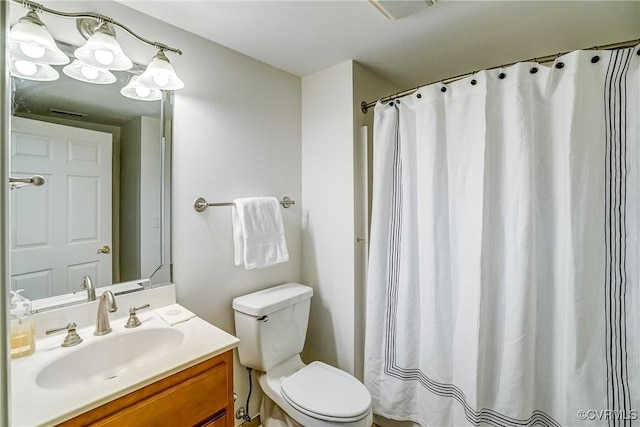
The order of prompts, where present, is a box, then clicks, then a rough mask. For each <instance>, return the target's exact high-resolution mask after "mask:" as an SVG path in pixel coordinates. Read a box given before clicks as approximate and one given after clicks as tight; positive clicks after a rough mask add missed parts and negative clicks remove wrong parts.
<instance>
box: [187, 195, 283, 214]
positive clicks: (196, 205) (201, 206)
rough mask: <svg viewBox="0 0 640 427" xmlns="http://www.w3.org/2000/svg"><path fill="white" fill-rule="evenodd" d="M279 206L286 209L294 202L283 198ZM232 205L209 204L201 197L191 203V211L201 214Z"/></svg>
mask: <svg viewBox="0 0 640 427" xmlns="http://www.w3.org/2000/svg"><path fill="white" fill-rule="evenodd" d="M280 204H281V205H282V207H283V208H285V209H286V208H288V207H290V206H291V205H295V204H296V202H295V200H291V199H290V198H289V197H287V196H284V197H283V198H282V200H280ZM233 205H234V203H233V202H221V203H209V202H207V201H206V200H205V199H204V198H203V197H198V198H197V199H196V200H195V201H194V202H193V209H195V210H196V212H202V211H204V210H205V209H207V208H208V207H211V206H233Z"/></svg>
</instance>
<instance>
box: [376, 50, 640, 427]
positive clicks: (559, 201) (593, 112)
mask: <svg viewBox="0 0 640 427" xmlns="http://www.w3.org/2000/svg"><path fill="white" fill-rule="evenodd" d="M639 51H640V48H639V47H638V46H636V47H635V48H629V49H621V50H616V51H575V52H572V53H569V54H567V55H564V56H562V57H559V58H558V59H557V60H556V61H555V62H554V64H553V65H552V66H550V67H546V66H541V65H539V64H535V63H519V64H516V65H514V66H511V67H508V68H505V69H500V70H490V71H483V72H480V73H477V74H475V75H473V76H470V77H467V78H465V79H463V80H459V81H456V82H454V83H451V84H447V85H444V84H434V85H430V86H426V87H423V88H421V89H419V90H418V91H417V92H416V93H414V94H412V95H410V96H406V97H403V98H401V99H398V100H397V101H394V102H391V103H385V104H381V103H378V105H376V107H375V123H374V172H373V173H374V190H373V191H374V193H373V213H372V230H371V248H370V260H369V270H368V285H367V326H366V340H365V342H366V344H365V346H366V351H365V354H366V357H365V384H366V386H367V387H368V389H369V390H370V391H371V394H372V396H373V407H374V412H375V413H377V414H380V415H382V416H385V417H387V418H391V419H401V420H412V421H414V422H415V423H418V424H420V425H422V426H433V427H445V426H464V425H476V426H478V425H483V426H534V425H536V426H560V425H563V426H583V425H584V426H631V425H636V426H640V420H638V417H639V416H640V332H639V331H640V288H639V286H640V283H639V276H640V269H639V261H640V251H639V241H640V234H639V233H640V141H639V138H640V137H639V133H640V111H639V105H640V99H639V98H640V52H639Z"/></svg>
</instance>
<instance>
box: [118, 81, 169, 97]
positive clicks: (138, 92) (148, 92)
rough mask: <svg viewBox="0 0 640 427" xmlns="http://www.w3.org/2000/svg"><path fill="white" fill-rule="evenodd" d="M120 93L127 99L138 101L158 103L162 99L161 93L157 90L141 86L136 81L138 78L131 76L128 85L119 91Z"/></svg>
mask: <svg viewBox="0 0 640 427" xmlns="http://www.w3.org/2000/svg"><path fill="white" fill-rule="evenodd" d="M120 93H121V94H122V95H124V96H126V97H127V98H131V99H137V100H139V101H159V100H160V99H161V98H162V92H160V90H159V89H155V88H150V87H147V86H145V85H143V84H141V83H140V82H139V81H138V76H133V77H132V78H131V81H129V84H127V85H126V86H125V87H123V88H122V89H121V90H120Z"/></svg>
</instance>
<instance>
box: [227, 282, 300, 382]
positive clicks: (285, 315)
mask: <svg viewBox="0 0 640 427" xmlns="http://www.w3.org/2000/svg"><path fill="white" fill-rule="evenodd" d="M312 295H313V289H311V288H310V287H309V286H305V285H301V284H298V283H285V284H283V285H278V286H274V287H272V288H268V289H264V290H261V291H258V292H253V293H251V294H247V295H243V296H240V297H237V298H234V299H233V310H234V317H235V323H236V336H237V337H238V338H240V344H239V346H238V356H239V357H240V363H241V364H242V365H244V366H247V367H249V368H253V369H257V370H259V371H263V372H266V371H267V370H268V369H271V368H273V367H274V366H276V365H277V364H279V363H281V362H283V361H285V360H287V359H289V358H290V357H292V356H295V355H296V354H299V353H300V352H301V351H302V348H303V347H304V341H305V338H306V336H307V324H308V322H309V306H310V304H311V296H312Z"/></svg>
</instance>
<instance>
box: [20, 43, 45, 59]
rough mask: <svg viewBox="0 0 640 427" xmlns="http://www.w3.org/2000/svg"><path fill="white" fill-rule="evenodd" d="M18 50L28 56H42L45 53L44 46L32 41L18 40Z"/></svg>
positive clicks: (36, 57)
mask: <svg viewBox="0 0 640 427" xmlns="http://www.w3.org/2000/svg"><path fill="white" fill-rule="evenodd" d="M20 50H21V51H22V53H24V54H25V55H27V56H28V57H29V58H33V59H38V58H42V57H43V56H44V54H45V48H44V47H42V46H40V45H37V44H32V43H26V42H20Z"/></svg>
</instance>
